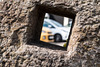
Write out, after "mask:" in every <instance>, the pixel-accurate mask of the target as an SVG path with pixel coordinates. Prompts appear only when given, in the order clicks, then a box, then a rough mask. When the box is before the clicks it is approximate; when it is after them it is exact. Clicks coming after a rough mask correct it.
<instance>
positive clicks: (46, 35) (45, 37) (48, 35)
mask: <svg viewBox="0 0 100 67" xmlns="http://www.w3.org/2000/svg"><path fill="white" fill-rule="evenodd" d="M40 40H41V41H44V42H54V35H53V34H52V32H51V31H50V30H49V28H47V27H43V28H42V32H41V37H40Z"/></svg>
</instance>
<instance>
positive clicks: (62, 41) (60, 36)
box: [40, 13, 73, 47]
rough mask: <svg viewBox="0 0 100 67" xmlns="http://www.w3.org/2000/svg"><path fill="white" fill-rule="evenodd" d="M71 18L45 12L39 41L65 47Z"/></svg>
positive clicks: (70, 26)
mask: <svg viewBox="0 0 100 67" xmlns="http://www.w3.org/2000/svg"><path fill="white" fill-rule="evenodd" d="M72 22H73V19H71V18H68V17H63V16H58V15H54V14H50V13H46V14H45V18H44V21H43V26H42V31H41V36H40V41H43V42H47V43H50V44H53V45H57V46H61V47H67V45H68V41H69V37H70V34H71V28H72Z"/></svg>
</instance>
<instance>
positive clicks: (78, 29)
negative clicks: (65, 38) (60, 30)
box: [0, 0, 100, 67]
mask: <svg viewBox="0 0 100 67" xmlns="http://www.w3.org/2000/svg"><path fill="white" fill-rule="evenodd" d="M45 12H50V13H54V14H58V15H62V16H68V17H70V18H75V23H74V26H73V29H72V34H71V37H70V41H69V45H68V49H67V51H63V50H58V49H56V48H55V47H52V49H51V47H50V48H48V47H49V46H48V47H47V46H46V47H45V46H44V45H43V46H40V44H36V43H31V42H36V41H39V36H40V33H41V27H42V22H43V18H44V14H45ZM99 22H100V0H3V1H2V2H0V67H4V66H6V67H10V66H11V67H100V60H99V59H100V23H99ZM36 30H38V31H36ZM30 44H31V45H30Z"/></svg>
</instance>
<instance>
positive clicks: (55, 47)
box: [29, 41, 66, 51]
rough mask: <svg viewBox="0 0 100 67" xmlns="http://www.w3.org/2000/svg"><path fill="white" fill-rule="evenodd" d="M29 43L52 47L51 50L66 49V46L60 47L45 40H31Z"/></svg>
mask: <svg viewBox="0 0 100 67" xmlns="http://www.w3.org/2000/svg"><path fill="white" fill-rule="evenodd" d="M29 45H35V46H38V47H42V48H48V49H52V50H63V51H66V47H61V46H58V45H54V44H50V43H46V42H43V41H39V42H31V43H30V44H29Z"/></svg>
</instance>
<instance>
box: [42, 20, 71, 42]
mask: <svg viewBox="0 0 100 67" xmlns="http://www.w3.org/2000/svg"><path fill="white" fill-rule="evenodd" d="M43 27H48V29H49V30H50V31H51V32H52V34H53V35H54V41H55V42H60V41H63V40H64V41H65V40H67V39H68V36H69V32H70V27H64V26H63V25H62V24H60V23H58V22H57V21H54V20H52V19H44V23H43Z"/></svg>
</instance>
